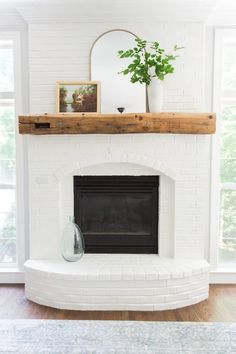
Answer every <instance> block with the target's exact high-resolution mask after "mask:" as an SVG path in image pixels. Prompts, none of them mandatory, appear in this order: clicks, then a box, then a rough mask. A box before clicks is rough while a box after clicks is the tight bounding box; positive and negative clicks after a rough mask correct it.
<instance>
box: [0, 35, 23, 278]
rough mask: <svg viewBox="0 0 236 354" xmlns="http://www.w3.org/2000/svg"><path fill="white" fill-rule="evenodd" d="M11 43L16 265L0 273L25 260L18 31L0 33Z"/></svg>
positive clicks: (19, 267) (0, 267)
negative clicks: (19, 122) (19, 129)
mask: <svg viewBox="0 0 236 354" xmlns="http://www.w3.org/2000/svg"><path fill="white" fill-rule="evenodd" d="M4 39H5V40H12V41H13V66H14V108H15V132H16V135H15V144H16V156H15V158H16V187H15V196H16V255H17V263H16V264H11V263H9V264H8V263H6V264H4V263H0V271H1V273H2V272H7V271H10V272H12V271H13V270H14V271H23V265H24V262H25V258H26V248H25V237H24V235H25V215H24V214H25V213H24V210H25V202H24V190H25V188H24V163H23V161H24V159H23V157H24V144H23V140H22V136H21V135H20V134H19V133H18V119H17V116H18V114H19V113H20V112H22V90H21V87H22V85H21V41H20V32H18V31H4V32H1V31H0V40H4Z"/></svg>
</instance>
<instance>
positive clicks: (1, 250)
mask: <svg viewBox="0 0 236 354" xmlns="http://www.w3.org/2000/svg"><path fill="white" fill-rule="evenodd" d="M0 263H16V239H15V238H11V239H0Z"/></svg>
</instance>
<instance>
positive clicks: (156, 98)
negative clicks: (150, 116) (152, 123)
mask: <svg viewBox="0 0 236 354" xmlns="http://www.w3.org/2000/svg"><path fill="white" fill-rule="evenodd" d="M148 99H149V110H150V112H152V113H154V112H160V111H161V110H162V106H163V83H162V81H160V80H155V79H154V80H152V82H151V84H150V85H149V86H148Z"/></svg>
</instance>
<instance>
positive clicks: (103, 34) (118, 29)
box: [89, 28, 139, 80]
mask: <svg viewBox="0 0 236 354" xmlns="http://www.w3.org/2000/svg"><path fill="white" fill-rule="evenodd" d="M117 31H119V32H120V31H121V32H127V33H130V34H132V35H133V36H134V37H135V38H139V37H138V36H137V35H136V34H134V33H133V32H131V31H129V30H125V29H123V28H115V29H112V30H109V31H106V32H103V33H102V34H100V35H99V36H98V37H97V38H96V39H95V41H94V42H93V44H92V46H91V48H90V51H89V80H91V72H92V70H91V63H92V52H93V48H94V46H95V44H96V43H97V42H98V41H99V39H100V38H102V37H103V36H105V35H106V34H108V33H111V32H117Z"/></svg>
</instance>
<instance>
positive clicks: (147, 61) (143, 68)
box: [118, 38, 183, 85]
mask: <svg viewBox="0 0 236 354" xmlns="http://www.w3.org/2000/svg"><path fill="white" fill-rule="evenodd" d="M135 42H136V46H135V47H134V48H132V49H128V50H119V51H118V56H119V57H120V58H121V59H123V58H132V59H133V60H132V62H131V63H130V64H129V65H128V67H127V68H125V69H124V70H122V71H121V72H120V73H119V74H123V75H128V74H130V75H131V76H130V81H131V82H132V83H136V82H139V83H141V84H146V85H150V83H151V81H152V78H154V77H156V78H158V79H159V80H164V78H165V76H166V75H168V74H172V73H173V72H174V66H173V65H172V62H173V61H175V60H176V58H177V57H178V55H176V54H174V53H175V52H176V51H178V50H180V49H182V48H183V47H178V46H177V45H175V46H174V48H173V54H172V53H170V54H165V50H164V49H162V48H160V44H159V43H158V42H147V41H146V40H143V39H141V38H135ZM148 44H149V48H148V50H147V47H148Z"/></svg>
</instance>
